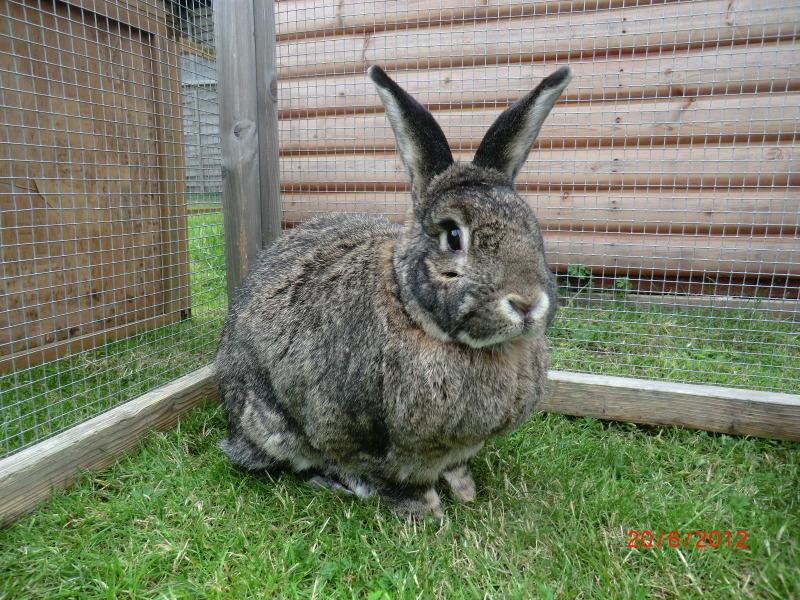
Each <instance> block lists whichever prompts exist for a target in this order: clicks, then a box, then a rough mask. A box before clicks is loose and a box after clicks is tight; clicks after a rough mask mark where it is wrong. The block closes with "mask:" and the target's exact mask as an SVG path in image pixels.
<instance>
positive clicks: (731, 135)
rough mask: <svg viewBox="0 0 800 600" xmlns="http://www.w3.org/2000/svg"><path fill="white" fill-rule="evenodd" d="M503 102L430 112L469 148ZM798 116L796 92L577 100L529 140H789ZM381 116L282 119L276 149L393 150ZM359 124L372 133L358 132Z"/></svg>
mask: <svg viewBox="0 0 800 600" xmlns="http://www.w3.org/2000/svg"><path fill="white" fill-rule="evenodd" d="M504 108H505V106H504V105H503V106H498V107H492V108H475V109H470V110H465V109H455V110H437V111H434V116H435V117H436V120H437V121H438V122H439V124H440V125H441V126H442V129H443V131H444V133H445V135H446V136H447V139H448V141H449V142H450V147H451V148H452V149H454V150H474V149H476V148H477V147H478V145H479V144H480V142H481V140H482V139H483V136H484V134H485V133H486V130H487V129H488V128H489V126H490V125H491V124H492V122H494V120H495V119H496V118H497V116H498V115H499V114H500V112H501V111H502V110H503V109H504ZM798 121H800V94H798V93H789V94H770V93H765V94H757V95H751V96H750V95H749V96H690V97H688V98H684V97H681V98H666V99H648V100H642V99H639V100H630V99H627V100H606V101H603V100H599V101H587V102H577V103H569V104H563V105H561V106H559V107H558V108H557V109H556V110H555V111H554V113H553V114H552V115H551V116H550V117H549V118H548V119H547V121H545V124H544V125H543V126H542V129H541V131H540V133H539V138H538V139H537V141H536V146H535V148H536V147H538V148H564V147H566V148H586V147H594V146H666V145H679V144H724V143H745V144H747V143H750V144H752V143H755V142H777V141H792V140H793V139H794V138H795V137H796V136H797V123H798ZM387 123H388V122H387V120H386V117H385V115H384V114H383V113H382V112H379V113H377V114H370V113H368V114H360V115H334V116H327V117H326V116H319V117H307V118H302V117H295V118H291V119H283V120H281V122H280V140H281V144H280V149H281V152H282V153H283V154H307V153H311V152H313V153H322V154H324V153H332V152H337V153H338V152H363V151H372V152H374V151H378V152H383V151H387V150H392V149H393V148H394V147H395V140H394V136H393V134H392V131H391V129H390V128H389V126H388V124H387ZM365 131H368V132H370V135H368V136H367V135H358V133H359V132H365Z"/></svg>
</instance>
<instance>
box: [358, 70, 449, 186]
mask: <svg viewBox="0 0 800 600" xmlns="http://www.w3.org/2000/svg"><path fill="white" fill-rule="evenodd" d="M369 76H370V78H371V79H372V81H374V82H375V85H376V86H377V89H378V95H379V96H380V98H381V102H382V103H383V108H384V109H385V110H386V116H387V117H388V119H389V123H391V125H392V130H393V131H394V137H395V139H396V140H397V148H398V151H399V152H400V158H401V159H402V160H403V164H404V165H405V167H406V170H407V171H408V174H409V176H410V177H411V188H412V190H413V193H414V198H416V197H417V195H418V192H419V191H420V190H422V189H424V188H425V187H426V186H427V185H428V183H429V182H430V180H431V179H433V178H434V177H435V176H436V175H438V174H439V173H441V172H442V171H444V170H445V169H447V167H449V166H450V165H451V164H453V155H452V154H451V153H450V146H449V144H448V143H447V138H445V137H444V133H442V129H441V127H439V124H438V123H437V122H436V121H435V120H434V118H433V115H432V114H431V113H429V112H428V110H427V109H426V108H425V107H423V106H422V105H421V104H420V103H419V102H417V101H416V100H414V98H412V97H411V96H410V95H409V94H408V93H407V92H406V91H405V90H403V88H401V87H400V86H399V85H397V84H396V83H395V82H394V81H393V80H392V79H391V78H390V77H389V76H388V75H387V74H386V73H384V71H383V69H381V68H380V67H378V66H373V67H370V69H369Z"/></svg>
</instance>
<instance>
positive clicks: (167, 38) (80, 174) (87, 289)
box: [0, 0, 226, 457]
mask: <svg viewBox="0 0 800 600" xmlns="http://www.w3.org/2000/svg"><path fill="white" fill-rule="evenodd" d="M205 4H208V2H198V1H190V0H181V2H175V3H169V2H168V3H164V2H161V1H160V0H137V1H135V2H127V3H116V2H101V1H99V0H98V1H97V2H80V1H77V0H76V1H75V2H72V1H70V2H67V3H61V2H50V1H49V0H20V1H17V0H12V1H7V0H2V1H0V122H2V126H1V127H0V140H2V143H0V201H2V205H1V206H0V209H1V210H2V213H1V214H2V229H0V235H1V236H2V237H1V239H0V252H1V253H2V254H1V256H0V257H1V258H2V261H1V262H0V269H1V270H2V282H3V283H2V293H0V392H2V402H0V457H2V456H5V455H9V454H12V453H14V452H17V451H19V450H21V449H23V448H26V447H29V446H31V445H33V444H35V443H36V442H38V441H40V440H42V439H45V438H47V437H49V436H52V435H54V434H56V433H59V432H62V431H65V430H67V429H69V428H70V427H72V426H74V425H75V424H77V423H80V422H83V421H85V420H87V419H89V418H91V417H94V416H96V415H98V414H100V413H102V412H103V411H105V410H108V409H110V408H113V407H115V406H119V405H121V404H123V403H125V402H126V401H128V400H131V399H132V398H134V397H136V396H138V395H140V394H142V393H145V392H147V391H150V390H152V389H155V388H156V387H158V386H160V385H163V384H165V383H167V382H169V381H171V380H174V379H176V378H177V377H179V376H181V375H184V374H187V373H189V372H191V371H193V370H195V369H197V368H199V367H202V366H204V365H207V364H209V363H210V362H211V361H212V360H213V352H214V349H215V345H216V339H217V337H218V334H219V331H218V330H219V328H220V326H221V322H222V319H223V318H224V313H225V307H226V298H225V271H224V258H223V254H224V252H223V247H222V244H223V241H222V210H221V173H220V156H219V132H218V126H217V122H218V121H217V116H218V110H217V101H216V95H215V89H216V74H215V64H214V41H213V32H212V31H211V29H210V27H209V23H210V16H211V14H210V10H211V9H210V7H208V6H205Z"/></svg>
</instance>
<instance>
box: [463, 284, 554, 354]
mask: <svg viewBox="0 0 800 600" xmlns="http://www.w3.org/2000/svg"><path fill="white" fill-rule="evenodd" d="M549 309H550V298H549V297H548V296H547V294H545V293H542V294H541V295H540V296H539V297H538V298H537V299H536V301H535V302H525V301H523V300H521V299H520V297H519V296H515V295H509V296H507V297H505V298H502V299H501V300H499V301H498V302H497V303H496V304H495V305H494V306H493V307H490V308H489V310H488V311H487V312H488V313H489V314H488V315H486V314H484V315H477V314H476V315H475V317H476V318H475V325H474V326H473V327H470V323H464V327H463V328H462V329H461V330H460V331H459V333H458V335H457V336H456V338H457V339H458V341H459V342H461V343H462V344H466V345H467V346H469V347H471V348H475V349H482V348H488V347H490V346H499V345H503V344H507V343H510V342H514V341H517V340H520V339H527V338H536V337H541V336H542V335H544V330H545V327H546V326H545V323H546V322H547V313H548V311H549Z"/></svg>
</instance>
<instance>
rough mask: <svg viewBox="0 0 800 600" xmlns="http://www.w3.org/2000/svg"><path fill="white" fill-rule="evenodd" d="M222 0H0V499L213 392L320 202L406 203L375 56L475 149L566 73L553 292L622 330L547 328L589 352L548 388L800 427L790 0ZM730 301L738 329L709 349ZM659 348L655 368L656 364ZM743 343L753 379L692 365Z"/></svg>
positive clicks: (553, 152) (690, 421)
mask: <svg viewBox="0 0 800 600" xmlns="http://www.w3.org/2000/svg"><path fill="white" fill-rule="evenodd" d="M223 6H224V10H216V11H215V10H213V8H214V7H212V6H211V5H210V3H209V2H205V1H196V2H163V1H162V0H126V2H114V1H111V0H66V1H64V2H62V1H55V0H9V1H7V2H3V3H1V4H0V89H2V93H0V114H1V115H2V117H0V118H2V121H3V125H4V126H3V127H2V128H0V147H2V148H3V150H4V151H3V152H2V153H0V219H2V221H0V225H1V226H2V228H1V229H0V232H1V233H2V238H1V239H0V269H2V284H0V285H2V295H1V296H2V299H1V300H0V372H2V373H1V374H0V377H2V379H0V390H1V391H2V403H0V416H2V425H1V426H0V434H2V440H0V442H1V444H2V445H0V452H1V453H2V454H0V456H3V457H4V458H2V459H1V460H0V522H8V521H9V520H12V519H14V518H16V517H17V516H19V515H20V514H22V513H23V512H25V511H27V510H30V509H31V508H32V507H33V506H34V505H35V504H36V503H37V502H39V501H41V500H42V499H43V498H45V497H47V495H48V494H49V493H51V490H52V489H53V487H61V486H63V485H67V484H68V483H69V482H71V481H73V480H74V479H75V477H76V476H77V473H78V472H79V471H84V470H87V469H90V468H99V467H101V466H103V465H107V464H109V463H111V462H113V461H114V460H115V458H116V457H117V456H119V455H120V454H122V453H124V452H127V451H129V450H131V449H133V448H135V447H136V446H137V445H138V444H139V443H140V440H141V438H142V437H144V436H145V435H146V434H147V432H148V431H149V430H150V429H151V428H155V429H162V428H167V427H171V426H173V425H174V423H175V422H176V420H177V418H178V416H179V415H180V414H183V413H184V412H186V411H188V410H190V409H191V408H192V407H193V406H194V405H195V404H196V403H197V402H199V401H200V400H201V399H203V398H214V397H215V395H216V390H215V385H214V380H213V353H214V347H215V341H216V338H217V336H218V333H219V327H220V326H221V322H222V319H223V317H224V312H225V290H226V287H227V290H228V291H229V292H230V291H232V289H233V288H234V287H235V285H236V283H237V282H238V281H239V280H240V279H241V277H242V276H243V275H244V274H245V273H246V272H247V269H248V265H249V264H250V261H251V260H252V259H253V257H254V256H255V254H256V253H257V252H258V251H259V250H260V249H261V248H262V247H263V246H264V245H266V244H268V243H269V242H270V241H271V240H272V239H274V238H275V237H276V236H278V235H280V234H281V231H283V230H285V229H287V228H291V227H293V226H295V225H296V224H298V223H300V222H302V221H304V220H306V219H308V218H310V217H312V216H315V215H317V214H321V213H326V212H331V211H345V212H368V213H372V214H382V215H386V216H387V217H388V218H390V219H391V220H394V221H398V222H399V221H402V219H403V217H404V215H405V213H406V211H407V209H408V204H409V190H408V183H407V179H406V175H405V173H404V171H403V168H402V165H401V164H400V161H399V158H398V156H397V154H396V152H395V148H394V141H393V136H392V132H391V129H390V127H389V125H388V122H387V121H386V118H385V115H383V114H382V108H381V106H380V102H379V99H378V97H377V95H376V94H375V93H374V90H373V88H372V87H371V85H370V84H369V81H368V79H367V77H366V74H365V73H366V69H367V68H368V67H369V66H370V65H372V64H379V65H381V66H382V67H383V68H385V69H386V70H387V71H388V72H390V73H391V74H392V76H393V77H394V78H396V79H397V81H398V82H399V83H400V84H401V85H402V86H403V87H404V88H405V89H407V90H408V91H409V92H410V93H411V94H412V95H414V96H415V97H416V98H417V99H418V100H420V101H421V102H422V103H423V104H425V105H426V106H428V107H429V108H430V109H431V110H432V112H434V114H435V115H436V118H437V120H438V121H439V122H440V123H441V124H442V126H443V129H444V131H445V134H446V135H447V137H448V139H449V141H450V143H451V145H452V147H453V150H454V155H455V157H456V158H459V159H465V158H468V157H470V156H471V154H472V152H474V150H475V148H476V146H477V144H478V142H479V141H480V137H481V135H482V133H483V132H484V131H485V129H486V127H487V125H488V124H489V123H491V122H492V120H493V119H494V117H495V116H496V115H497V114H498V113H499V112H500V111H501V110H503V108H505V107H506V106H507V105H508V104H509V103H510V102H512V101H514V100H515V99H517V98H519V97H520V96H521V95H522V94H524V93H525V92H527V91H528V90H530V89H531V87H532V85H533V82H536V81H538V80H540V79H541V78H542V77H543V76H544V75H546V74H548V73H550V72H552V71H554V70H555V69H556V68H558V67H559V66H561V65H564V64H569V65H570V66H571V68H572V69H573V70H574V72H575V79H574V81H573V82H572V84H571V86H570V87H569V88H568V90H567V92H566V93H565V95H564V97H563V98H562V101H561V102H560V104H559V105H557V106H556V109H555V110H554V111H553V113H552V115H551V116H550V118H549V120H548V121H547V123H546V124H545V126H544V128H543V129H542V132H541V135H540V138H539V140H538V142H537V144H536V146H535V148H534V150H533V152H532V153H531V156H530V159H529V161H528V163H527V166H526V168H525V169H524V170H523V171H522V173H521V174H520V176H519V178H518V190H519V192H520V194H521V195H522V196H523V197H524V198H525V199H526V200H527V201H528V202H529V203H530V204H531V206H532V207H533V209H534V211H535V212H536V214H537V216H538V218H539V221H540V223H541V225H542V229H543V232H544V238H545V245H546V248H547V251H548V256H549V260H550V263H551V267H552V269H553V270H554V271H555V272H556V274H557V275H558V276H559V279H560V283H561V284H562V291H563V292H564V293H563V296H564V298H563V304H564V309H565V310H569V311H571V314H572V313H573V312H574V314H575V315H578V316H577V317H576V322H578V323H584V324H587V325H586V326H587V327H588V326H589V325H588V324H592V326H594V327H595V328H596V329H598V330H600V332H601V333H602V334H604V335H605V334H610V333H612V332H617V331H619V340H621V341H619V343H618V344H617V345H615V346H614V347H613V348H612V349H609V347H608V346H607V345H605V344H603V343H600V342H596V341H593V340H591V339H590V340H587V339H584V338H585V336H584V334H585V333H586V332H585V331H584V330H583V329H581V325H564V326H562V327H561V328H560V329H558V328H556V329H555V330H554V331H553V337H552V340H553V345H554V350H558V349H559V348H569V347H571V345H572V346H579V347H580V348H582V349H583V350H585V351H584V352H583V355H582V356H581V357H580V358H579V359H571V362H570V360H568V359H567V358H559V357H558V356H557V357H556V358H557V360H559V361H560V362H559V363H557V364H558V365H559V367H562V366H563V367H564V369H565V370H556V371H553V372H552V373H551V387H550V393H549V395H548V397H547V398H546V400H545V402H544V404H543V406H542V408H543V409H544V410H549V411H556V412H562V413H565V414H574V415H591V416H596V417H599V418H603V419H618V420H624V421H631V422H637V423H649V424H658V425H676V426H682V427H694V428H701V429H708V430H711V431H720V432H726V433H733V434H746V435H757V436H768V437H777V438H782V439H789V440H798V439H800V396H797V395H796V391H797V387H798V386H797V382H798V381H800V343H798V338H797V335H796V333H795V334H792V331H791V330H792V328H793V327H796V322H797V321H798V320H800V310H799V308H800V307H799V304H800V301H798V296H799V294H798V292H799V291H800V241H798V231H800V164H799V162H798V145H797V134H798V123H799V122H800V71H798V69H797V67H796V66H797V65H798V64H800V45H799V44H798V39H799V37H800V35H799V33H798V27H800V5H798V3H797V2H796V1H794V0H702V1H680V0H581V1H576V0H542V1H536V2H533V1H525V0H487V1H486V2H481V3H479V5H476V3H474V2H469V1H467V0H420V1H419V2H411V3H409V2H406V1H403V0H378V1H372V0H370V1H354V0H344V1H342V2H338V3H330V2H323V1H321V0H282V1H280V2H272V1H266V0H265V1H260V0H259V1H256V0H229V1H228V2H226V3H225V4H224V5H223V4H219V7H223ZM223 196H224V199H223ZM223 213H224V218H225V229H226V232H225V235H226V238H225V242H224V245H223V244H218V243H217V242H216V237H215V236H217V229H215V228H218V225H219V220H220V219H221V215H222V214H223ZM206 217H208V219H210V220H203V219H206ZM214 219H217V220H216V221H214ZM223 255H224V263H225V267H224V269H223V270H224V271H225V273H224V276H218V275H219V273H218V271H217V270H216V269H215V267H213V266H212V265H214V264H216V261H219V262H222V256H223ZM223 277H227V281H223ZM632 314H633V315H637V317H638V318H640V319H642V320H645V322H646V323H645V329H646V331H645V333H644V334H641V335H643V336H644V337H645V339H647V340H648V342H647V343H644V342H642V341H641V336H640V338H638V339H636V340H635V339H634V334H633V332H631V331H626V327H629V321H626V319H627V318H628V317H629V316H630V315H632ZM734 317H735V322H736V323H737V325H736V326H735V329H733V330H731V331H730V336H729V337H730V338H732V339H736V340H738V341H739V342H740V343H741V345H742V347H743V348H747V349H748V350H747V351H744V350H742V351H737V352H733V351H731V350H730V349H729V348H725V349H722V350H720V351H719V352H718V353H715V354H714V356H713V357H712V358H710V359H709V358H708V357H701V358H696V357H693V356H692V355H691V352H692V348H693V347H694V346H693V345H694V344H695V343H696V342H697V341H698V340H706V339H708V338H713V337H715V336H712V335H711V334H710V333H708V332H707V331H705V330H704V328H713V327H720V326H722V325H723V324H726V323H730V322H731V321H732V320H734ZM656 318H658V319H659V321H658V323H660V324H661V325H657V324H656V320H655V319H656ZM565 322H566V321H565ZM664 323H668V324H669V327H668V331H669V332H670V333H669V336H671V337H672V338H674V339H668V338H667V336H666V334H664V333H662V332H661V329H659V328H660V327H665V326H664V325H663V324H664ZM698 323H701V324H702V325H698ZM776 323H777V324H778V325H776ZM775 327H782V328H783V329H782V330H781V331H784V330H788V333H783V334H782V336H783V337H781V338H780V340H782V341H772V340H773V338H772V337H770V336H771V330H772V329H773V328H775ZM795 331H796V329H795ZM723 337H725V336H723ZM115 341H116V344H115V343H113V342H115ZM648 345H662V346H664V350H665V352H666V353H668V355H669V358H670V360H668V361H665V362H666V363H667V364H665V365H656V366H651V367H648V369H642V368H641V367H639V366H638V365H637V364H636V360H635V359H636V358H638V357H639V356H640V355H643V354H646V352H647V349H646V346H648ZM751 349H755V353H756V355H755V356H753V357H750V356H746V355H745V352H750V351H752V350H751ZM143 356H153V357H154V358H153V361H154V362H156V363H158V365H157V366H158V367H159V368H154V369H152V373H151V372H148V374H147V376H144V375H139V373H140V372H137V366H138V365H139V363H140V362H141V361H142V360H143V359H142V357H143ZM687 356H688V358H687ZM609 357H611V358H609ZM794 357H796V360H794ZM778 358H780V359H781V360H780V361H779V360H778ZM612 359H613V360H612ZM750 359H753V360H757V361H758V362H759V364H761V365H765V369H767V370H768V371H769V373H768V375H766V376H764V377H763V379H762V380H761V382H760V383H759V384H758V385H756V384H747V383H746V384H730V386H731V387H720V386H719V385H714V386H712V385H707V384H708V383H709V381H704V380H703V379H704V377H705V378H707V379H710V377H711V375H715V374H714V373H710V372H706V373H704V372H700V371H699V369H700V366H699V365H701V364H702V363H701V360H706V361H709V360H710V361H711V362H712V364H713V363H714V361H717V363H718V364H719V366H720V367H723V366H724V367H726V372H735V371H736V370H737V369H738V370H745V369H746V367H747V366H748V361H749V360H750ZM679 361H682V362H680V364H681V365H684V366H681V367H674V366H670V365H673V364H674V363H677V362H679ZM793 361H794V362H793ZM609 362H613V363H614V365H615V368H617V367H619V368H618V369H617V370H615V371H614V373H616V374H617V375H622V376H610V375H608V374H604V373H606V371H604V368H605V366H607V364H608V363H609ZM685 365H689V366H685ZM777 365H780V366H777ZM626 368H627V371H626ZM159 370H160V371H161V372H156V371H159ZM632 376H635V377H644V378H646V379H639V378H634V377H632ZM97 378H103V381H106V382H108V381H115V382H116V381H121V382H124V385H121V387H120V388H119V389H116V391H113V392H110V391H106V390H108V389H111V385H110V384H109V383H103V384H99V383H94V382H95V380H96V379H97ZM698 383H705V384H706V385H698ZM725 385H728V384H725ZM756 388H757V389H756ZM787 392H788V393H787Z"/></svg>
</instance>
